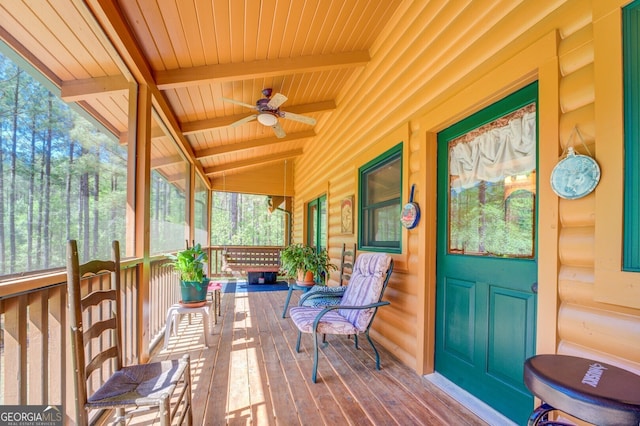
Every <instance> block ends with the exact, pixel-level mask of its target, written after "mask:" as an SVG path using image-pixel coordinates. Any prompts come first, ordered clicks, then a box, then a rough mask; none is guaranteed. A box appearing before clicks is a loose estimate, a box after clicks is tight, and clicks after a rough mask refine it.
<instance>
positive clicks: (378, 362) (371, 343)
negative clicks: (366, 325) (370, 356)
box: [365, 330, 380, 370]
mask: <svg viewBox="0 0 640 426" xmlns="http://www.w3.org/2000/svg"><path fill="white" fill-rule="evenodd" d="M365 334H366V335H367V340H368V341H369V344H370V345H371V347H372V348H373V352H375V353H376V370H380V354H379V353H378V350H377V349H376V346H375V345H374V344H373V340H371V336H369V330H367V331H366V333H365Z"/></svg>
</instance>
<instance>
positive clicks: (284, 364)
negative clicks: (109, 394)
mask: <svg viewBox="0 0 640 426" xmlns="http://www.w3.org/2000/svg"><path fill="white" fill-rule="evenodd" d="M286 294H287V293H286V291H272V292H252V293H237V294H234V293H226V294H223V295H222V315H221V317H220V318H219V320H218V324H217V325H216V326H215V327H214V329H213V334H212V335H210V336H209V348H206V347H205V346H204V344H203V343H204V338H203V332H202V323H201V318H200V317H199V316H194V318H193V320H192V322H191V324H189V322H188V319H187V318H186V317H183V319H182V321H181V323H180V326H179V329H178V336H172V337H171V339H170V341H169V346H168V348H167V350H164V351H163V350H161V349H162V348H161V347H160V348H159V349H158V350H156V351H154V353H153V360H159V359H166V358H177V357H180V356H182V355H183V354H184V353H189V354H190V356H191V360H192V376H193V404H194V424H195V425H224V424H231V425H234V424H254V425H276V424H277V425H287V426H288V425H298V424H300V425H332V426H335V425H347V424H352V425H369V424H370V425H481V424H485V423H484V422H482V421H481V420H480V419H479V418H477V417H476V416H475V415H474V414H472V413H471V412H470V411H468V410H467V409H466V408H464V407H462V406H461V405H460V404H458V403H457V402H456V401H454V400H453V399H451V398H449V397H448V396H447V395H446V394H444V393H443V392H441V391H440V390H439V389H438V388H436V387H435V386H433V385H432V384H430V383H429V382H428V381H426V380H424V379H423V378H421V377H420V376H418V375H416V374H415V373H414V372H413V371H412V370H411V369H409V368H407V367H406V366H404V365H403V364H402V363H400V362H399V361H398V360H397V359H396V358H394V357H393V356H392V355H391V354H390V353H389V352H388V351H386V350H385V349H384V348H381V347H380V345H378V348H379V350H380V353H381V365H382V369H381V370H380V371H377V370H376V369H375V361H374V357H373V351H372V350H371V347H370V346H369V344H368V342H366V339H361V341H360V350H356V349H355V348H354V347H353V340H348V339H346V338H342V337H339V336H328V338H327V340H328V342H329V345H328V346H327V347H326V348H324V349H322V353H321V354H320V362H319V368H318V383H316V384H314V383H312V382H311V378H310V376H311V367H312V363H313V360H312V350H311V348H312V341H311V337H310V336H309V335H303V340H302V348H301V352H300V353H296V351H295V343H296V334H297V333H296V331H295V326H294V325H293V323H292V322H291V320H290V319H289V318H288V317H287V318H286V319H283V318H282V317H281V316H282V309H283V306H284V300H285V297H286ZM298 297H299V294H298V292H294V296H293V297H292V300H291V306H295V305H296V304H297V301H298ZM383 309H384V308H383ZM160 346H161V345H160ZM135 419H136V418H135V417H134V422H133V423H134V424H151V423H153V420H152V419H149V418H147V419H144V416H143V418H138V419H137V420H135Z"/></svg>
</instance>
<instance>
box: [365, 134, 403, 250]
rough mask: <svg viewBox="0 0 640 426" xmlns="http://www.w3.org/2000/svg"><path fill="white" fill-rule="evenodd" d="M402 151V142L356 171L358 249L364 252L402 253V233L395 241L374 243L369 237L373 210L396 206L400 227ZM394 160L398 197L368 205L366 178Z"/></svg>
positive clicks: (399, 233)
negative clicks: (398, 174)
mask: <svg viewBox="0 0 640 426" xmlns="http://www.w3.org/2000/svg"><path fill="white" fill-rule="evenodd" d="M402 150H403V144H402V142H401V143H399V144H398V145H396V146H394V147H393V148H391V149H389V150H388V151H386V152H384V153H383V154H381V155H379V156H378V157H376V158H374V159H373V160H371V161H369V162H367V163H366V164H364V165H363V166H362V167H360V168H359V169H358V194H359V197H358V205H359V208H358V249H359V250H366V251H379V252H387V253H401V252H402V232H398V238H397V240H390V241H375V240H374V238H372V236H371V235H370V234H371V233H372V232H373V231H372V229H373V228H372V226H371V224H372V217H371V215H372V214H373V212H374V210H375V209H380V208H384V207H391V206H394V205H397V206H398V212H397V224H398V227H399V229H400V228H401V225H400V214H401V208H402V205H401V203H402V181H403V176H402V170H403V167H402V161H403V159H402ZM396 160H399V161H400V181H399V188H398V189H399V192H398V197H395V198H391V199H387V200H384V201H382V202H379V203H375V204H373V203H372V204H369V203H368V196H367V187H366V185H365V182H366V178H367V176H368V175H369V174H370V173H372V172H375V171H376V170H379V169H380V168H381V167H383V166H385V165H387V164H390V163H392V162H394V161H396Z"/></svg>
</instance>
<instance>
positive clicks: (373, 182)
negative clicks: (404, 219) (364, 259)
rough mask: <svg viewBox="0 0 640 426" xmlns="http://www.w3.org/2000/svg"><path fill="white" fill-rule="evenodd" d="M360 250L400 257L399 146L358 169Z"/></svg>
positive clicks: (400, 145)
mask: <svg viewBox="0 0 640 426" xmlns="http://www.w3.org/2000/svg"><path fill="white" fill-rule="evenodd" d="M359 188H360V191H359V192H360V197H359V200H360V201H359V203H360V209H359V211H360V220H359V221H358V223H359V228H358V235H359V242H358V243H359V246H360V248H362V249H363V250H372V251H383V250H384V251H388V252H392V253H400V236H401V233H402V230H401V224H400V213H401V205H400V203H401V190H402V144H398V145H396V146H395V147H393V148H392V149H390V150H389V151H387V152H385V153H384V154H382V155H380V156H379V157H377V158H375V159H374V160H372V161H370V162H369V163H367V164H365V165H364V166H362V167H361V168H360V169H359Z"/></svg>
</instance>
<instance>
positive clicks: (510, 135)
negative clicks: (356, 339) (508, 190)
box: [449, 111, 536, 189]
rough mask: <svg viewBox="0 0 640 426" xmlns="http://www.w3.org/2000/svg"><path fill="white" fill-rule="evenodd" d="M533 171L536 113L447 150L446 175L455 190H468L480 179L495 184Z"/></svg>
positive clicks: (515, 119) (527, 113) (492, 129)
mask: <svg viewBox="0 0 640 426" xmlns="http://www.w3.org/2000/svg"><path fill="white" fill-rule="evenodd" d="M535 168H536V112H535V111H533V112H526V113H524V115H522V116H521V117H519V118H514V119H512V120H510V121H509V122H508V123H507V124H506V125H505V126H502V127H493V128H490V129H489V130H487V131H486V132H483V133H481V134H479V135H478V136H476V137H474V138H473V139H471V140H470V141H467V142H458V143H457V144H455V145H453V146H452V147H450V148H449V174H450V175H451V186H452V188H454V189H462V188H471V187H473V186H475V185H476V184H477V183H478V182H480V181H483V180H484V181H487V182H498V181H500V180H502V179H504V178H505V177H506V176H514V175H518V174H524V173H528V172H530V171H532V170H535Z"/></svg>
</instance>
